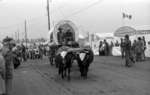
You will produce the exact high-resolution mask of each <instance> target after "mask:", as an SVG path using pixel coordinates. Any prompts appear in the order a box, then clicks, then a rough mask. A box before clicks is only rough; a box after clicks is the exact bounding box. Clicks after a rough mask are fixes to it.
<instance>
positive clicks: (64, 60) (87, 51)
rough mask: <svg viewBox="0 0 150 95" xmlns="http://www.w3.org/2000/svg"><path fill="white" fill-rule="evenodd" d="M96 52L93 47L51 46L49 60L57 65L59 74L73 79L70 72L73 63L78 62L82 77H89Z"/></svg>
mask: <svg viewBox="0 0 150 95" xmlns="http://www.w3.org/2000/svg"><path fill="white" fill-rule="evenodd" d="M93 59H94V54H93V51H92V49H91V48H89V47H84V48H79V47H68V46H61V47H59V46H56V45H52V46H50V53H49V61H50V64H51V65H56V68H58V74H59V75H60V76H61V77H62V79H64V78H65V77H67V79H68V80H70V79H71V77H70V72H71V68H72V66H73V64H75V63H77V64H78V67H79V71H80V74H81V77H82V78H85V79H86V78H87V73H88V70H89V66H90V64H91V63H92V62H93Z"/></svg>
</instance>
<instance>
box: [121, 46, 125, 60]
mask: <svg viewBox="0 0 150 95" xmlns="http://www.w3.org/2000/svg"><path fill="white" fill-rule="evenodd" d="M121 56H122V58H124V57H125V50H124V49H123V48H121Z"/></svg>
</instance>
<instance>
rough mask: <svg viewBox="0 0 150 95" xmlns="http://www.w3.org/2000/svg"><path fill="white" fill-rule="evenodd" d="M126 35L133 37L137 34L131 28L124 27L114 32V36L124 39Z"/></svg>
mask: <svg viewBox="0 0 150 95" xmlns="http://www.w3.org/2000/svg"><path fill="white" fill-rule="evenodd" d="M126 34H128V35H129V36H133V35H135V34H136V30H135V29H134V28H132V27H130V26H123V27H120V28H119V29H117V30H116V31H115V32H114V36H116V37H124V36H125V35H126Z"/></svg>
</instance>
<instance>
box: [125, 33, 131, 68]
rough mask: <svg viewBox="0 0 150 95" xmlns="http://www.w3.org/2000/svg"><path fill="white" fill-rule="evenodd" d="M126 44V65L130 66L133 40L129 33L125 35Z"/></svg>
mask: <svg viewBox="0 0 150 95" xmlns="http://www.w3.org/2000/svg"><path fill="white" fill-rule="evenodd" d="M124 44H125V46H124V49H125V66H127V67H129V65H130V62H131V60H130V56H131V54H130V51H131V41H130V39H129V35H125V43H124Z"/></svg>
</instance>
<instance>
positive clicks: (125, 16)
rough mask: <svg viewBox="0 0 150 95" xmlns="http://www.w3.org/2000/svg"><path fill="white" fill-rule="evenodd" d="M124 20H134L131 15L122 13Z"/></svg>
mask: <svg viewBox="0 0 150 95" xmlns="http://www.w3.org/2000/svg"><path fill="white" fill-rule="evenodd" d="M122 18H123V19H125V18H128V19H130V20H131V19H132V15H131V14H126V13H122Z"/></svg>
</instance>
